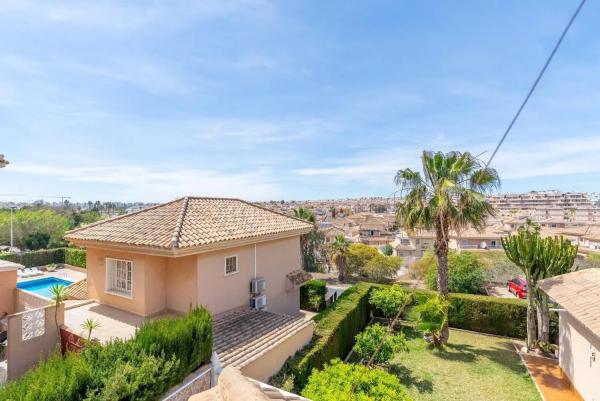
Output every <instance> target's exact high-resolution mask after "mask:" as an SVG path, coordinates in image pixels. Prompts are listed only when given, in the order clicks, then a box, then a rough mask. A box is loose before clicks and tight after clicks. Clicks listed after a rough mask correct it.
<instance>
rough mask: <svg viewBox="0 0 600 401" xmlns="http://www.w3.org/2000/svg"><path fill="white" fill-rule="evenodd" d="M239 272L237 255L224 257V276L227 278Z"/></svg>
mask: <svg viewBox="0 0 600 401" xmlns="http://www.w3.org/2000/svg"><path fill="white" fill-rule="evenodd" d="M239 271H240V268H239V266H238V257H237V255H232V256H225V275H226V276H229V275H231V274H235V273H237V272H239Z"/></svg>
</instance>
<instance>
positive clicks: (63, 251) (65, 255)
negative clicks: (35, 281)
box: [0, 248, 86, 268]
mask: <svg viewBox="0 0 600 401" xmlns="http://www.w3.org/2000/svg"><path fill="white" fill-rule="evenodd" d="M85 255H86V253H85V249H80V248H51V249H40V250H37V251H26V252H20V253H5V254H1V255H0V259H1V260H8V261H10V262H15V263H19V264H21V265H23V266H25V267H35V266H44V265H47V264H50V263H67V264H69V265H73V266H79V267H84V268H85Z"/></svg>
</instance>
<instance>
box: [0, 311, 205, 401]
mask: <svg viewBox="0 0 600 401" xmlns="http://www.w3.org/2000/svg"><path fill="white" fill-rule="evenodd" d="M211 353H212V320H211V317H210V314H209V313H208V311H206V310H205V309H203V308H196V309H193V310H191V311H190V312H189V313H188V314H187V315H185V316H183V317H180V318H173V319H164V320H157V321H153V322H149V323H147V324H145V325H144V326H142V327H141V328H140V329H139V331H138V332H137V333H136V336H135V337H134V338H133V339H131V340H127V341H123V340H116V341H113V342H111V343H109V344H107V345H104V346H103V345H100V344H97V343H89V344H87V347H86V348H85V350H84V351H83V352H81V353H79V354H75V353H70V354H68V355H67V356H66V357H64V358H63V357H62V356H61V355H60V353H58V352H57V353H56V354H55V355H53V356H52V357H50V358H49V359H48V360H47V361H45V362H41V363H40V364H39V366H38V367H37V368H35V369H32V370H30V371H29V372H28V373H26V374H25V375H24V376H23V377H21V378H20V379H18V380H16V381H13V382H11V383H9V384H7V385H6V386H5V387H3V388H0V399H1V400H10V401H21V400H25V401H59V400H60V401H79V400H86V401H92V400H93V401H109V400H110V401H113V400H137V401H150V400H157V399H158V398H160V396H161V395H162V394H164V393H165V392H166V391H167V390H168V389H169V388H170V387H172V386H174V385H175V384H177V383H179V382H181V380H182V379H183V378H184V377H185V376H186V375H187V374H189V373H190V372H192V371H193V370H194V369H196V368H197V367H199V366H200V365H202V364H203V363H207V362H209V361H210V356H211Z"/></svg>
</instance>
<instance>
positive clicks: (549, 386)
mask: <svg viewBox="0 0 600 401" xmlns="http://www.w3.org/2000/svg"><path fill="white" fill-rule="evenodd" d="M521 356H522V357H523V360H524V361H525V365H526V366H527V369H528V370H529V373H530V374H531V377H532V378H533V380H534V381H535V383H536V385H537V386H538V388H539V390H540V391H541V392H542V394H543V395H544V400H545V401H584V400H583V398H581V396H579V394H578V393H577V391H575V390H574V389H573V387H572V385H571V382H570V381H569V378H568V377H567V376H566V375H565V373H564V372H563V371H562V369H561V368H560V367H559V366H558V361H555V360H553V359H549V358H544V357H539V356H533V355H523V354H522V355H521Z"/></svg>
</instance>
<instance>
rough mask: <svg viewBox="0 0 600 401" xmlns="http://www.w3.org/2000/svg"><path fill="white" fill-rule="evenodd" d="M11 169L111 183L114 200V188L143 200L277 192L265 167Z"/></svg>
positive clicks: (27, 166)
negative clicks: (234, 170) (234, 169)
mask: <svg viewBox="0 0 600 401" xmlns="http://www.w3.org/2000/svg"><path fill="white" fill-rule="evenodd" d="M10 171H11V172H15V173H22V174H29V175H34V176H42V177H51V178H52V179H55V180H59V181H62V182H64V183H73V184H74V185H73V188H76V187H77V186H78V185H80V184H83V183H86V184H99V185H103V188H106V186H107V185H108V186H116V187H117V188H120V189H116V190H109V191H102V192H103V193H104V194H105V195H104V198H106V199H114V198H115V196H114V194H115V192H114V191H120V192H122V193H123V194H124V196H121V197H120V199H123V198H127V200H143V201H156V200H161V201H162V200H168V199H171V198H175V197H178V196H183V195H201V196H227V197H240V198H245V199H251V200H265V199H271V198H272V197H273V196H274V195H275V194H276V190H275V188H274V186H273V184H272V183H271V182H270V180H269V178H268V173H267V171H265V170H264V169H258V170H255V171H249V172H243V173H227V172H222V171H216V170H203V169H194V168H168V167H165V168H163V169H159V168H148V167H142V166H136V165H119V164H118V163H115V164H113V165H96V166H92V167H80V166H74V165H59V164H33V163H32V164H17V165H12V166H11V169H10ZM67 186H68V185H67Z"/></svg>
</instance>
